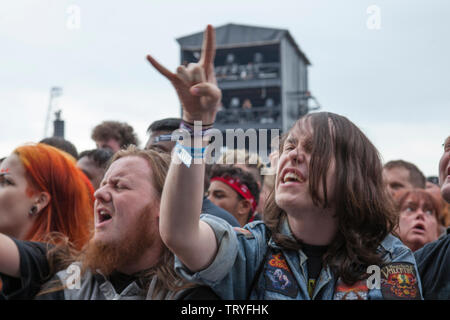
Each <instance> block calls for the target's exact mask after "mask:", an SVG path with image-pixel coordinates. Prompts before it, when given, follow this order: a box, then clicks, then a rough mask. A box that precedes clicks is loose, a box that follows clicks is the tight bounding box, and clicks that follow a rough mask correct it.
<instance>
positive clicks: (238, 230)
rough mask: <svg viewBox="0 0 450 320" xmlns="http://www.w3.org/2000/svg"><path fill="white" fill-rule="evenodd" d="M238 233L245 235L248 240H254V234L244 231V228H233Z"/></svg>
mask: <svg viewBox="0 0 450 320" xmlns="http://www.w3.org/2000/svg"><path fill="white" fill-rule="evenodd" d="M233 229H234V230H235V231H236V232H237V233H240V234H243V235H244V236H245V237H246V238H248V239H252V238H254V237H255V236H254V235H253V233H251V232H250V231H249V230H247V229H244V228H239V227H234V228H233Z"/></svg>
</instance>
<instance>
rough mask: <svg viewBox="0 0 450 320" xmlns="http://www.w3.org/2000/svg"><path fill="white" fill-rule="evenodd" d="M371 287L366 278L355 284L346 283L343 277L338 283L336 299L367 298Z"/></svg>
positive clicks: (335, 293)
mask: <svg viewBox="0 0 450 320" xmlns="http://www.w3.org/2000/svg"><path fill="white" fill-rule="evenodd" d="M368 293H369V288H367V284H366V280H360V281H358V282H355V283H354V284H353V285H350V286H349V285H347V284H345V283H344V282H343V281H342V280H341V279H339V280H338V281H337V283H336V289H335V290H334V297H333V299H334V300H367V297H368Z"/></svg>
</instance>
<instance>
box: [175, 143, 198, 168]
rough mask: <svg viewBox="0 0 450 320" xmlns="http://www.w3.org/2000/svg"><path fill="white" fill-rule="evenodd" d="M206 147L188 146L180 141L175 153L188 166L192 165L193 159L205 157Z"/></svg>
mask: <svg viewBox="0 0 450 320" xmlns="http://www.w3.org/2000/svg"><path fill="white" fill-rule="evenodd" d="M205 150H206V147H204V148H193V147H186V146H183V145H182V144H180V143H179V142H178V141H177V143H176V144H175V148H174V151H175V154H176V155H177V156H178V158H179V159H180V160H181V161H182V162H183V163H184V164H185V166H186V167H188V168H189V167H190V166H191V163H192V159H203V158H204V153H205Z"/></svg>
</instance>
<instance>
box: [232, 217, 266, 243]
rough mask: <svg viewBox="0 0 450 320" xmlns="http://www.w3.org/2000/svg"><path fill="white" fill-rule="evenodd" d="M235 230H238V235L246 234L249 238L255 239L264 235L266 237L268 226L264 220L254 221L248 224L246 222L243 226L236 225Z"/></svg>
mask: <svg viewBox="0 0 450 320" xmlns="http://www.w3.org/2000/svg"><path fill="white" fill-rule="evenodd" d="M233 229H234V231H236V234H237V235H238V236H244V237H245V238H248V239H254V238H255V237H257V236H258V235H259V236H263V237H264V238H265V235H266V233H267V227H266V225H265V224H264V222H263V221H260V220H258V221H253V222H250V223H248V224H246V225H245V226H244V227H243V228H239V227H234V228H233Z"/></svg>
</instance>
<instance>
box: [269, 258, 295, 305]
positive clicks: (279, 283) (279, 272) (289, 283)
mask: <svg viewBox="0 0 450 320" xmlns="http://www.w3.org/2000/svg"><path fill="white" fill-rule="evenodd" d="M264 277H265V280H266V289H267V290H270V291H274V292H278V293H281V294H283V295H286V296H289V297H292V298H295V297H296V296H297V294H298V286H297V282H296V281H295V278H294V275H293V274H292V272H291V269H290V268H289V266H288V264H287V262H286V259H285V258H284V256H283V254H282V253H281V252H280V253H276V254H272V255H270V256H269V259H268V261H267V263H266V270H265V273H264Z"/></svg>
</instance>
